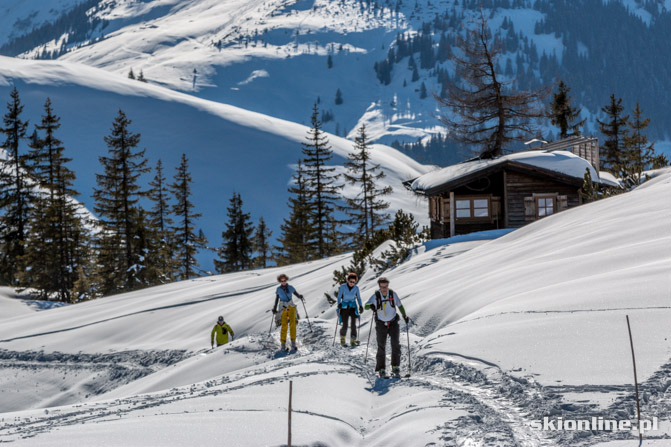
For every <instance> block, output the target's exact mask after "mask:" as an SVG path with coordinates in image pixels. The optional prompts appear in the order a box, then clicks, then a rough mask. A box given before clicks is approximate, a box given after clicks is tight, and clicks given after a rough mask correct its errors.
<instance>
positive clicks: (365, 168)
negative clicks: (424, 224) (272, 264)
mask: <svg viewBox="0 0 671 447" xmlns="http://www.w3.org/2000/svg"><path fill="white" fill-rule="evenodd" d="M321 126H322V123H321V121H320V120H319V110H318V108H317V104H315V105H314V108H313V111H312V117H311V128H310V130H309V131H308V135H307V136H306V141H305V142H304V143H303V151H302V152H303V158H302V159H301V160H299V161H298V164H297V169H296V173H295V175H294V177H293V182H292V185H291V187H290V188H289V192H290V194H291V196H290V198H289V203H288V204H287V207H288V214H289V215H288V217H287V218H285V219H284V222H283V224H282V225H281V235H280V237H278V242H279V246H278V247H276V262H277V263H278V264H279V265H282V264H291V263H297V262H305V261H309V260H313V259H321V258H324V257H327V256H332V255H334V254H337V253H340V252H343V251H346V250H348V249H351V248H356V247H360V246H362V245H365V244H366V243H368V242H369V241H370V240H371V239H372V238H373V237H374V235H375V234H376V232H377V230H378V229H379V228H380V227H381V226H382V225H384V224H385V222H386V221H387V220H388V218H389V216H388V215H387V214H386V213H385V210H386V209H387V208H388V207H389V203H387V202H385V201H384V200H383V197H384V196H385V195H388V194H390V193H391V188H390V187H379V186H378V183H379V181H380V180H381V179H383V178H384V176H385V174H384V172H382V170H381V169H380V166H379V165H378V164H375V163H373V162H372V161H371V155H370V149H369V145H370V142H369V140H368V138H367V136H366V128H365V126H361V128H359V134H358V136H357V138H356V140H355V147H354V149H355V150H354V151H353V152H352V153H351V154H349V155H348V160H347V161H346V163H345V168H346V171H345V173H344V174H343V175H344V181H345V182H346V183H347V184H349V185H351V187H352V188H354V189H355V190H356V191H357V193H356V195H355V196H354V197H344V196H343V194H342V190H343V187H344V184H343V183H340V175H339V174H336V173H335V168H334V167H331V166H329V165H328V163H329V161H330V160H331V159H332V157H333V154H332V151H331V148H330V145H329V142H328V138H327V137H326V134H325V133H324V131H322V129H321ZM338 211H340V212H342V214H344V216H346V218H345V219H343V218H342V217H341V216H340V215H339V214H338V213H337V212H338ZM343 227H344V228H345V231H343V229H342V228H343Z"/></svg>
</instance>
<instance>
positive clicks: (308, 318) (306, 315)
mask: <svg viewBox="0 0 671 447" xmlns="http://www.w3.org/2000/svg"><path fill="white" fill-rule="evenodd" d="M301 302H302V303H303V310H305V318H306V319H307V320H308V326H309V327H310V331H312V324H311V323H310V317H309V316H308V310H307V308H306V307H305V300H304V299H303V298H301Z"/></svg>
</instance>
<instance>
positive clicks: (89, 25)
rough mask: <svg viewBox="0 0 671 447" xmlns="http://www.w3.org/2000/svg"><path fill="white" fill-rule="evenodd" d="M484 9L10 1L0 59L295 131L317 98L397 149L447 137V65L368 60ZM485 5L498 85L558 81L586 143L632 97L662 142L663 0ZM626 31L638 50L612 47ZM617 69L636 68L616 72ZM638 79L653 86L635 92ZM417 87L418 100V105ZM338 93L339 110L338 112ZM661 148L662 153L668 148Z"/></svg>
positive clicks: (668, 11) (247, 0) (331, 122)
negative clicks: (230, 110)
mask: <svg viewBox="0 0 671 447" xmlns="http://www.w3.org/2000/svg"><path fill="white" fill-rule="evenodd" d="M82 5H83V7H82ZM481 5H483V4H482V2H479V1H469V0H466V1H462V2H459V1H456V0H433V1H429V0H412V1H391V0H381V1H370V0H337V1H336V0H228V1H219V0H152V1H140V0H104V1H103V0H101V1H96V0H89V1H87V2H82V3H80V4H79V6H78V7H77V8H75V2H72V1H70V0H50V1H49V2H37V1H28V0H26V1H22V2H13V3H11V4H8V5H6V6H5V7H4V11H3V12H4V13H5V14H4V16H3V15H2V14H0V29H3V30H4V31H3V32H2V33H0V49H1V48H2V47H1V46H2V44H5V45H8V46H7V47H6V51H5V53H4V54H11V55H19V56H20V57H22V58H36V57H37V58H50V57H58V58H59V59H60V60H64V61H75V62H79V63H83V64H86V65H89V66H94V67H98V68H102V69H104V70H106V71H109V72H111V73H115V74H117V75H119V76H120V77H126V76H127V74H128V73H129V71H130V70H131V69H132V70H133V71H134V73H135V74H136V75H137V74H138V73H139V72H140V71H142V72H143V74H144V76H145V77H146V78H147V79H148V80H149V81H150V82H152V83H156V84H160V85H164V86H167V87H169V88H172V89H176V90H180V91H185V92H191V93H194V94H196V95H198V96H200V97H202V98H206V99H210V100H215V101H221V102H225V103H227V104H231V105H235V106H238V107H242V108H245V109H248V110H253V111H256V112H260V113H264V114H267V115H271V116H275V117H278V118H282V119H286V120H289V121H293V122H302V123H304V124H305V123H307V120H308V117H309V113H308V112H306V111H309V110H310V107H311V105H312V104H313V103H314V102H315V101H316V100H317V99H319V100H320V101H321V103H322V108H323V110H324V112H325V114H326V115H325V117H327V118H328V120H325V121H328V122H327V123H326V129H327V130H328V131H329V132H331V133H334V134H338V135H342V136H350V137H352V136H353V135H354V133H353V132H354V131H355V129H356V128H357V126H358V125H359V124H361V123H364V122H365V123H367V124H368V127H369V130H370V132H371V133H370V135H371V137H373V138H374V139H376V141H377V142H380V143H384V144H391V143H392V142H394V141H396V140H398V141H400V142H406V143H407V142H414V141H417V140H418V139H419V138H423V139H424V140H426V139H427V138H428V137H429V136H430V135H432V134H435V133H436V132H444V129H443V128H442V127H441V126H440V123H439V121H438V120H437V115H438V113H439V111H438V110H437V109H436V103H435V101H434V99H433V98H432V96H431V93H432V92H435V93H440V92H441V90H442V88H443V86H444V80H443V81H441V80H440V78H441V76H442V77H443V78H444V75H441V74H440V72H441V71H444V72H445V73H449V76H450V78H449V79H450V81H449V82H453V78H454V67H453V64H452V63H451V62H449V61H448V60H445V59H444V58H443V57H444V56H445V55H444V54H443V55H440V54H438V55H437V59H438V60H437V61H428V62H426V65H425V64H424V62H422V61H420V59H421V58H422V57H421V55H420V52H419V50H418V49H417V48H415V49H413V54H414V59H413V61H415V62H416V63H417V64H418V65H421V66H420V67H419V70H418V73H417V79H414V76H413V69H412V68H411V67H410V64H411V62H410V57H407V56H403V57H401V58H400V59H399V60H394V61H392V62H391V65H392V67H391V68H390V70H391V76H390V79H389V81H388V82H381V80H380V79H378V76H377V75H376V72H375V70H374V67H375V65H376V63H382V62H384V61H385V60H386V59H387V58H388V57H390V56H389V51H390V49H394V50H396V51H398V49H399V43H398V41H397V37H398V36H399V34H404V35H405V36H406V39H408V38H411V37H413V36H418V35H421V34H424V35H426V36H429V35H430V39H431V41H432V44H431V45H432V49H433V50H434V51H435V52H440V51H443V52H444V49H443V48H441V44H439V42H440V41H441V40H443V38H445V39H447V41H448V42H449V45H452V46H453V45H454V38H455V36H456V35H457V34H458V33H459V32H461V30H462V29H463V26H464V25H467V24H468V23H469V21H470V20H471V18H472V17H473V15H474V14H477V13H478V12H479V10H480V6H481ZM78 8H79V9H78ZM484 8H485V9H484V11H485V14H486V16H487V18H488V21H489V26H490V28H491V29H492V31H493V32H494V33H499V34H500V36H501V39H502V41H503V55H502V56H503V57H502V58H501V60H500V61H499V65H500V67H499V71H500V72H502V73H503V76H504V78H512V77H515V78H517V79H518V81H519V83H520V86H522V87H524V88H527V87H529V86H536V85H539V84H540V85H549V84H551V83H553V82H555V80H556V79H557V78H560V79H563V80H564V81H566V82H567V83H568V85H569V86H570V87H571V89H572V95H573V97H574V98H575V100H576V102H578V103H579V104H577V105H580V106H582V108H583V117H584V118H587V119H588V124H587V125H588V129H587V132H585V133H596V132H597V129H598V126H597V124H596V121H595V119H596V118H597V117H598V115H599V114H600V109H601V107H603V106H604V105H605V104H606V102H607V101H608V97H609V96H610V94H611V93H615V94H616V95H617V96H618V97H620V96H621V97H623V98H624V103H625V106H626V107H627V109H631V108H633V107H634V105H635V103H636V102H637V101H639V102H640V103H641V107H642V108H643V110H644V111H646V113H647V114H648V115H649V116H650V117H651V118H652V123H651V127H650V131H651V133H652V136H653V138H654V139H656V140H658V141H659V140H668V135H667V132H666V129H667V128H668V126H669V122H668V120H667V117H666V114H665V112H664V110H665V109H664V104H665V103H666V102H668V101H665V98H666V96H665V95H666V93H665V89H660V88H656V87H654V85H662V86H664V85H668V83H669V76H668V72H669V68H668V67H667V66H666V65H665V64H664V62H663V61H659V60H654V59H656V58H654V57H650V56H652V55H650V54H649V53H646V52H647V51H648V49H649V48H653V51H659V52H661V53H664V52H665V51H666V50H667V49H668V48H667V41H666V40H665V36H666V31H667V29H668V26H667V23H668V20H669V17H670V16H671V4H670V3H669V2H668V1H666V0H665V1H664V2H643V1H637V0H621V1H619V2H608V1H601V2H587V3H584V2H548V1H538V2H536V1H534V2H531V1H528V0H525V1H520V0H516V1H505V0H496V1H492V2H485V3H484ZM74 11H78V12H77V14H75V13H74ZM59 12H60V13H62V15H61V16H59V15H58V13H59ZM58 17H60V19H58V20H60V22H59V21H58V20H57V18H58ZM567 17H571V18H572V19H571V20H566V18H567ZM590 17H596V18H598V20H596V21H594V20H592V21H590ZM47 23H52V25H51V26H50V27H49V26H47V25H46V24H47ZM613 24H617V25H616V26H613ZM619 30H622V32H619ZM625 35H630V36H644V35H645V36H647V40H645V39H643V38H642V37H641V39H643V40H641V41H639V40H633V41H632V39H629V40H626V41H620V40H619V39H620V38H621V36H625ZM22 37H23V38H24V41H20V42H17V41H12V39H19V40H20V38H22ZM611 47H613V48H614V50H610V48H611ZM637 48H638V49H637ZM611 51H613V52H611ZM622 51H625V53H622ZM597 54H598V55H599V57H594V55H597ZM590 56H592V57H590ZM646 56H648V57H646ZM392 59H393V58H392ZM622 59H625V60H630V61H631V66H635V67H636V68H637V69H636V70H634V71H632V70H630V69H629V66H628V64H620V63H619V61H620V60H622ZM603 64H607V66H604V65H603ZM660 64H664V65H663V66H662V65H660ZM641 78H653V79H654V81H655V82H651V83H641V82H640V79H641ZM648 84H650V85H648ZM422 85H425V87H426V89H427V92H428V95H427V96H426V97H424V98H422V97H421V96H422ZM338 90H340V92H341V93H342V98H343V102H342V104H336V102H335V99H336V93H337V91H338ZM550 132H552V133H554V134H556V129H553V128H552V127H551V126H550V125H549V123H545V130H544V134H547V135H549V134H550ZM658 148H660V149H663V150H665V151H666V152H667V154H668V153H669V150H670V149H669V146H668V144H666V143H665V144H663V145H660V146H658ZM455 157H456V156H455ZM455 157H453V158H454V159H455V160H456V158H455ZM453 161H454V160H453Z"/></svg>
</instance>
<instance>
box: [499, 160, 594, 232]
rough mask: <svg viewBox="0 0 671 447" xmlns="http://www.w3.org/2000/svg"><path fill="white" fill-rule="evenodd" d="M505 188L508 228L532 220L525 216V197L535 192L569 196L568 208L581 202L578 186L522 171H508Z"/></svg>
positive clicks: (517, 226) (519, 225)
mask: <svg viewBox="0 0 671 447" xmlns="http://www.w3.org/2000/svg"><path fill="white" fill-rule="evenodd" d="M505 188H506V191H505V195H504V196H505V200H506V211H507V213H506V223H507V227H508V228H519V227H521V226H523V225H526V224H528V223H529V222H530V221H529V219H528V218H525V212H524V199H525V197H532V196H534V194H535V195H539V194H548V195H552V194H557V195H558V196H566V197H567V199H568V200H567V205H568V208H573V207H576V206H578V205H580V203H581V202H580V195H579V194H578V187H576V186H572V185H567V184H565V183H560V182H556V181H553V180H552V179H548V178H541V177H537V176H531V175H527V174H523V173H520V172H514V171H507V172H506V185H505ZM532 220H535V219H532Z"/></svg>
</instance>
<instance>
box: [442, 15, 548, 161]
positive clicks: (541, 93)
mask: <svg viewBox="0 0 671 447" xmlns="http://www.w3.org/2000/svg"><path fill="white" fill-rule="evenodd" d="M458 47H459V49H460V50H461V51H460V53H461V54H463V56H458V55H457V54H455V53H453V55H452V58H453V60H454V62H455V64H456V66H457V69H456V71H457V75H458V76H459V77H460V78H461V79H462V80H463V85H458V84H452V85H451V86H450V88H449V89H448V94H447V97H446V98H441V97H435V95H434V97H435V98H436V101H438V103H439V104H440V105H441V106H443V107H446V108H447V109H448V110H450V111H451V112H452V115H444V116H443V117H441V118H440V120H441V122H442V123H443V124H445V125H446V126H447V127H448V129H449V130H450V131H451V132H452V135H451V136H452V137H453V138H454V139H455V140H457V141H459V142H461V143H463V144H466V145H471V146H474V147H475V148H476V149H477V153H478V155H479V157H481V158H493V157H497V156H499V155H501V154H502V153H503V148H504V146H506V145H507V144H508V143H510V142H512V141H521V140H523V139H524V138H525V137H527V136H528V135H533V134H534V129H533V127H532V123H533V120H534V119H535V118H540V117H543V116H544V115H545V114H544V112H543V110H542V109H541V102H542V100H543V98H544V97H545V96H546V95H547V93H548V92H547V90H545V89H541V90H537V91H514V90H512V85H514V80H504V79H503V78H502V77H501V73H498V72H497V70H496V67H497V66H498V61H497V59H498V57H499V55H500V54H501V48H500V45H498V44H497V43H496V42H494V43H492V42H491V38H490V35H489V26H488V25H487V21H486V19H485V18H484V14H482V12H481V15H480V20H479V22H478V24H477V27H476V28H475V29H473V30H469V31H468V35H467V38H466V39H459V40H458Z"/></svg>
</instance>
